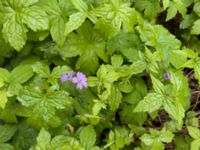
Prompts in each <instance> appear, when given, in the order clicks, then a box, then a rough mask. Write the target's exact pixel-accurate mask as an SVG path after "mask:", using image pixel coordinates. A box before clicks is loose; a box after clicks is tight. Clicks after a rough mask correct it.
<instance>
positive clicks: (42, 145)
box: [36, 128, 51, 150]
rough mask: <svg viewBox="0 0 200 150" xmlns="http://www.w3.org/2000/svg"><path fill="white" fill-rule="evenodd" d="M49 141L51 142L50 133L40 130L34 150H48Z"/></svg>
mask: <svg viewBox="0 0 200 150" xmlns="http://www.w3.org/2000/svg"><path fill="white" fill-rule="evenodd" d="M50 141H51V135H50V133H49V132H48V131H46V130H45V129H44V128H42V129H41V130H40V133H39V135H38V137H37V145H36V150H45V149H48V146H49V145H50Z"/></svg>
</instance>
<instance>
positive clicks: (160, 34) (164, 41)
mask: <svg viewBox="0 0 200 150" xmlns="http://www.w3.org/2000/svg"><path fill="white" fill-rule="evenodd" d="M137 29H138V31H139V33H140V38H141V39H142V41H143V42H145V45H147V46H151V47H154V48H155V49H156V50H157V51H158V52H159V53H160V54H161V58H162V59H163V61H165V63H166V64H167V62H169V53H170V51H172V50H176V49H179V48H180V46H181V42H180V41H179V40H178V39H176V38H175V36H174V35H172V34H170V33H169V31H168V30H166V29H165V28H164V27H163V26H160V25H151V24H149V23H145V24H144V26H143V27H141V26H140V27H138V28H137Z"/></svg>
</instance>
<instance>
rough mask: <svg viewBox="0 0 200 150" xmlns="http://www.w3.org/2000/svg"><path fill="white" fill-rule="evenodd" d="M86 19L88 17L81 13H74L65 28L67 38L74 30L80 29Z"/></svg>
mask: <svg viewBox="0 0 200 150" xmlns="http://www.w3.org/2000/svg"><path fill="white" fill-rule="evenodd" d="M85 19H86V15H85V14H84V13H81V12H77V13H74V14H72V15H70V16H69V21H68V22H67V24H66V27H65V36H67V35H68V34H69V33H70V32H72V31H73V30H76V29H78V28H79V27H80V26H81V25H82V24H83V22H84V21H85Z"/></svg>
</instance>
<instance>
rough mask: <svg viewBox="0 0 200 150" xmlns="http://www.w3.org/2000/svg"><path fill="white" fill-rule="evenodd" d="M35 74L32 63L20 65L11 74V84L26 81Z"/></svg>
mask: <svg viewBox="0 0 200 150" xmlns="http://www.w3.org/2000/svg"><path fill="white" fill-rule="evenodd" d="M32 76H33V70H32V68H31V66H30V65H19V66H17V67H15V68H14V69H13V70H12V72H11V75H10V84H13V83H20V84H22V83H25V82H26V81H28V80H29V79H30V78H31V77H32Z"/></svg>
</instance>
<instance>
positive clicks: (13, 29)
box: [2, 16, 28, 51]
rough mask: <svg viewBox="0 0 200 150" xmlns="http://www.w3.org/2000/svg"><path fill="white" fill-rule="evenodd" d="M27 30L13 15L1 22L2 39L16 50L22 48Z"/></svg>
mask: <svg viewBox="0 0 200 150" xmlns="http://www.w3.org/2000/svg"><path fill="white" fill-rule="evenodd" d="M27 31H28V30H27V28H26V26H24V25H23V24H22V23H21V22H20V21H18V20H17V19H16V18H15V16H12V17H11V18H9V19H8V20H7V21H6V22H5V23H4V24H3V30H2V32H3V35H4V39H5V40H6V41H8V42H9V44H10V45H11V46H12V47H14V48H15V49H16V50H17V51H19V50H20V49H22V47H23V46H24V45H25V43H26V40H27V36H26V33H27Z"/></svg>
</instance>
